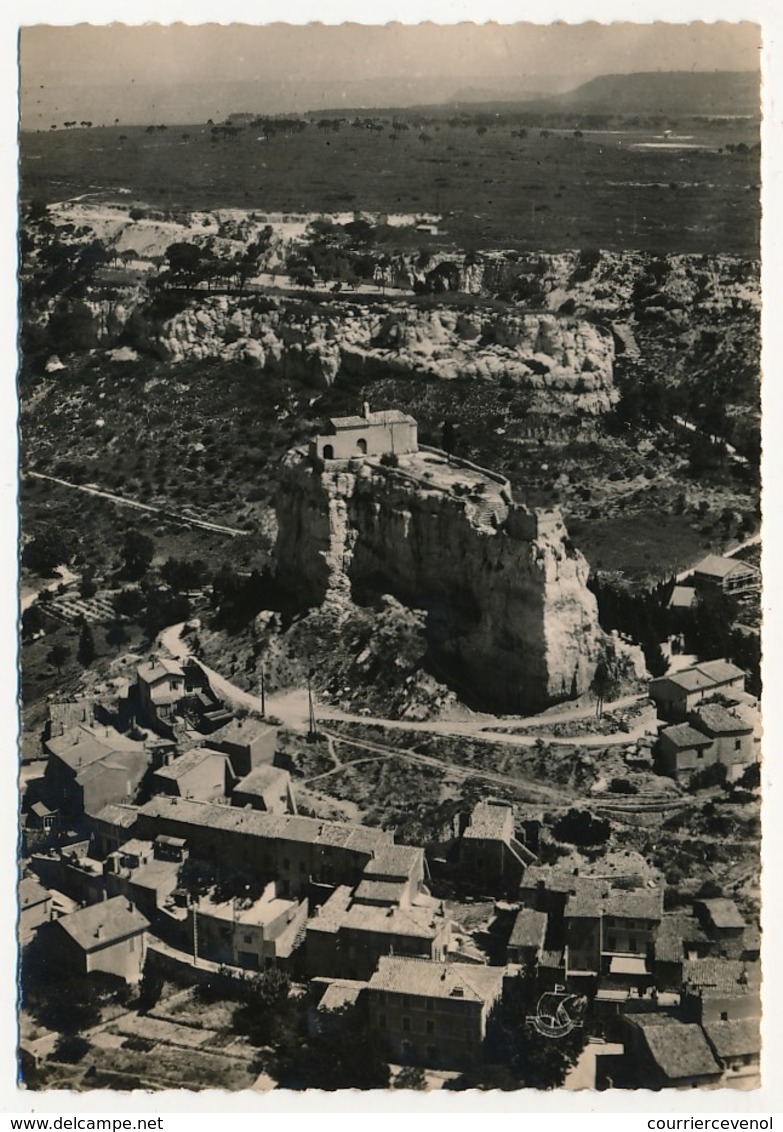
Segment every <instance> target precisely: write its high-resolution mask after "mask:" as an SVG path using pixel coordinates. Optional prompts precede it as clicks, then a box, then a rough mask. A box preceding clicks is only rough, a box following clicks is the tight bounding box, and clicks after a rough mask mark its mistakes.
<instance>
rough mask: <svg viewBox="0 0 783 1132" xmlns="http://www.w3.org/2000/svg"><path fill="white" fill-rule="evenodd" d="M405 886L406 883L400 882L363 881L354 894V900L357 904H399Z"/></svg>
mask: <svg viewBox="0 0 783 1132" xmlns="http://www.w3.org/2000/svg"><path fill="white" fill-rule="evenodd" d="M405 886H406V882H405V881H400V880H363V881H362V882H361V883H360V884H359V886H358V888H357V889H356V891H355V892H354V900H355V901H356V902H357V903H358V904H361V903H364V902H367V903H370V902H371V903H373V904H375V903H380V904H399V902H400V900H401V899H402V896H403V894H404V892H405Z"/></svg>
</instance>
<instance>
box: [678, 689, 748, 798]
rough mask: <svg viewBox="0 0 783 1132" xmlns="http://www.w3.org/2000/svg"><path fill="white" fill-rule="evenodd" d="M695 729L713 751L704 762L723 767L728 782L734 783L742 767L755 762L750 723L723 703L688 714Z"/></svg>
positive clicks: (702, 706) (705, 706)
mask: <svg viewBox="0 0 783 1132" xmlns="http://www.w3.org/2000/svg"><path fill="white" fill-rule="evenodd" d="M691 721H692V723H693V724H694V726H695V727H698V729H699V730H700V731H703V732H704V734H705V735H707V736H709V738H710V739H711V740H712V744H713V745H712V748H711V749H710V750H709V751H708V752H707V755H706V757H707V759H708V760H709V758H710V757H713V758H714V761H715V762H717V763H720V764H721V765H722V766H725V767H726V780H727V782H736V780H737V779H738V778H741V777H742V774H743V773H744V771H745V768H746V767H748V766H749V765H750V764H751V763H754V762H758V760H759V756H760V751H759V747H760V743H759V738H758V737H757V735H756V729H755V728H754V725H753V723H752V722H751V721H750V720H748V719H747V718H745V717H744V716H743V715H741V714H740V713H739V712H737V711H735V710H734V709H733V708H727V707H724V706H723V705H722V704H717V703H714V704H713V703H706V704H702V705H701V706H700V707H698V708H697V709H696V710H695V711H694V712H693V714H692V715H691Z"/></svg>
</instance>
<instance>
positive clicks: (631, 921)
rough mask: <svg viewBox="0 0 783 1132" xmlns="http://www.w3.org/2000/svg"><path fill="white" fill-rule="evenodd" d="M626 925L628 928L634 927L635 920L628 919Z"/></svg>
mask: <svg viewBox="0 0 783 1132" xmlns="http://www.w3.org/2000/svg"><path fill="white" fill-rule="evenodd" d="M628 927H629V928H635V927H636V921H635V920H629V921H628Z"/></svg>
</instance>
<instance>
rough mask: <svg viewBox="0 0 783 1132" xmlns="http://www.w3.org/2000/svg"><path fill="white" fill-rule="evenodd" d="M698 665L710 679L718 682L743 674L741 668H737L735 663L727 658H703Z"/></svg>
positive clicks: (733, 678) (734, 678)
mask: <svg viewBox="0 0 783 1132" xmlns="http://www.w3.org/2000/svg"><path fill="white" fill-rule="evenodd" d="M698 667H699V669H700V670H701V671H702V672H703V673H704V674H705V675H706V676H708V677H709V678H710V680H715V681H717V682H718V683H723V682H724V681H727V680H736V679H737V678H738V677H739V676H744V675H745V672H744V670H743V669H742V668H737V666H736V664H731V663H730V662H729V661H728V660H703V661H702V662H701V663H700V664H699V666H698Z"/></svg>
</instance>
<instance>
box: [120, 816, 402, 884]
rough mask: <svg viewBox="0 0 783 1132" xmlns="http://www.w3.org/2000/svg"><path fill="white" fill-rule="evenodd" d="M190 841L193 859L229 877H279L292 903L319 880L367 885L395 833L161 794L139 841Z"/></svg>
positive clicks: (141, 825) (142, 820) (142, 823)
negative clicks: (368, 872) (366, 875)
mask: <svg viewBox="0 0 783 1132" xmlns="http://www.w3.org/2000/svg"><path fill="white" fill-rule="evenodd" d="M160 833H164V834H168V835H169V836H171V837H181V838H184V839H185V840H186V841H187V843H188V845H189V847H190V853H191V856H192V857H194V858H197V859H199V860H203V861H206V862H213V863H215V864H219V865H220V867H221V868H222V869H225V870H226V872H227V873H228V872H230V871H232V870H234V871H236V872H239V873H243V874H244V873H251V874H254V875H258V876H259V877H267V878H269V879H272V878H279V880H280V886H281V888H280V891H281V894H282V895H283V896H285V897H289V896H290V897H297V896H298V895H299V894H300V893H303V892H305V891H306V890H307V888H308V887H309V885H310V883H311V881H318V882H320V883H323V884H328V885H336V884H350V885H351V886H354V885H356V884H358V883H359V881H360V879H361V877H362V872H363V870H364V868H365V866H366V864H367V862H368V861H369V860H370V858H371V857H373V856H374V854H375V853H376V852H378V851H379V850H381V849H383V848H385V847H387V846H390V845H392V844H393V836H392V834H391V833H389V832H387V831H385V830H381V829H372V828H369V827H367V826H360V825H351V824H349V823H348V822H337V821H331V822H330V821H322V820H320V819H318V818H304V817H298V816H296V815H291V814H270V813H264V812H262V811H259V810H251V809H247V808H239V807H237V806H221V805H216V804H214V803H209V802H193V801H189V800H187V799H184V798H176V797H167V798H164V797H161V796H157V797H155V798H152V799H150V801H149V802H147V803H145V805H143V806H140V807H139V811H138V824H137V836H140V837H144V838H148V839H152V838H154V837H156V836H157V835H158V834H160Z"/></svg>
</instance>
